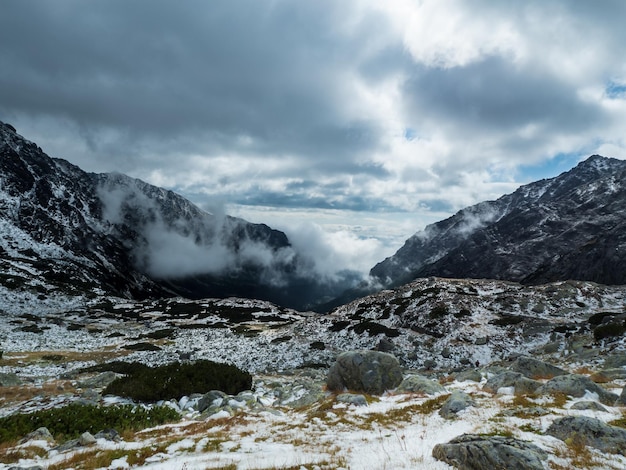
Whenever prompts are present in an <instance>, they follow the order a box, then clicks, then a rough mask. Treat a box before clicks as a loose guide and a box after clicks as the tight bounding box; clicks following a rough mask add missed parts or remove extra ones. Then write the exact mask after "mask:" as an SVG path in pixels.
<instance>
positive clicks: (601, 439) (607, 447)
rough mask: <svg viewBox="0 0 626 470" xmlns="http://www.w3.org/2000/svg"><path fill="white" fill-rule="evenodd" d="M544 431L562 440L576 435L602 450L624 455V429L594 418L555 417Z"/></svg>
mask: <svg viewBox="0 0 626 470" xmlns="http://www.w3.org/2000/svg"><path fill="white" fill-rule="evenodd" d="M546 433H547V434H549V435H550V436H554V437H556V438H558V439H561V440H562V441H565V440H567V439H571V438H575V437H577V438H579V439H582V441H583V442H584V443H585V444H586V445H588V446H591V447H595V448H596V449H600V450H601V451H603V452H610V453H613V454H622V455H626V429H623V428H618V427H616V426H609V425H608V424H606V423H605V422H604V421H600V420H599V419H596V418H587V417H584V416H566V417H564V418H559V419H555V420H554V421H553V422H552V424H551V425H550V427H549V428H548V429H547V431H546Z"/></svg>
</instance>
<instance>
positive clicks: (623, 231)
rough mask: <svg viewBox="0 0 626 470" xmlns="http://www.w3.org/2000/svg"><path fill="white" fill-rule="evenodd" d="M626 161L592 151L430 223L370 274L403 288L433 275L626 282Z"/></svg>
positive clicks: (523, 280) (527, 281)
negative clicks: (558, 170) (551, 173)
mask: <svg viewBox="0 0 626 470" xmlns="http://www.w3.org/2000/svg"><path fill="white" fill-rule="evenodd" d="M625 261H626V162H625V161H621V160H616V159H612V158H605V157H602V156H599V155H593V156H591V157H589V158H588V159H587V160H585V161H583V162H581V163H580V164H578V165H577V166H576V167H575V168H573V169H572V170H570V171H568V172H565V173H563V174H561V175H559V176H557V177H555V178H551V179H545V180H541V181H537V182H534V183H531V184H528V185H524V186H522V187H520V188H519V189H518V190H517V191H515V192H513V193H512V194H508V195H505V196H502V197H501V198H499V199H497V200H495V201H488V202H482V203H479V204H476V205H474V206H471V207H468V208H466V209H463V210H461V211H459V212H458V213H457V214H455V215H454V216H452V217H450V218H448V219H446V220H443V221H441V222H437V223H435V224H432V225H429V226H427V227H426V228H425V229H424V230H423V231H421V232H418V233H416V234H415V235H413V236H412V237H411V238H409V239H408V240H407V241H406V243H405V244H404V246H402V248H400V249H399V250H398V251H397V252H396V253H395V254H394V255H393V256H391V257H389V258H387V259H385V260H384V261H382V262H381V263H379V264H377V265H376V266H375V267H374V268H372V270H371V271H370V274H371V276H373V277H374V278H376V279H377V280H379V281H380V282H382V283H383V284H384V285H401V284H403V283H406V282H409V281H411V280H413V279H416V278H420V277H428V276H440V277H449V278H475V279H479V278H484V279H502V280H509V281H516V282H520V283H523V284H539V283H545V282H551V281H558V280H567V279H575V280H584V281H594V282H598V283H603V284H626V270H624V269H623V266H624V262H625Z"/></svg>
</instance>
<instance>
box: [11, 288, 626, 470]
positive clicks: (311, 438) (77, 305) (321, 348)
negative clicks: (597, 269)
mask: <svg viewBox="0 0 626 470" xmlns="http://www.w3.org/2000/svg"><path fill="white" fill-rule="evenodd" d="M2 294H3V295H2V298H3V299H4V300H3V305H2V308H3V311H4V315H2V316H1V317H0V322H2V324H1V325H0V331H1V332H2V333H1V337H0V345H2V346H1V349H2V350H3V351H4V353H3V357H2V360H1V361H0V374H1V375H0V382H2V392H3V393H2V394H1V397H2V398H0V400H1V402H0V407H1V409H0V417H1V416H11V415H15V414H19V413H25V412H32V411H34V410H41V409H46V408H58V407H61V406H63V405H67V404H69V403H91V404H95V405H97V406H111V405H113V404H116V403H128V402H129V400H128V399H125V398H122V397H116V396H113V395H107V394H104V395H103V393H102V391H103V389H104V387H105V386H106V385H107V384H108V383H110V382H111V381H112V380H113V379H114V378H115V377H116V376H117V374H115V373H112V372H88V371H86V370H85V368H87V367H90V366H94V365H96V364H101V365H105V366H106V364H110V363H112V361H114V360H118V359H123V360H124V361H127V362H135V361H138V362H141V363H144V364H151V365H158V364H167V363H172V362H176V361H183V362H191V363H193V361H196V360H199V359H209V360H213V361H216V362H220V363H230V364H234V365H236V366H238V367H240V368H242V369H243V370H246V371H249V372H251V373H252V374H253V378H254V380H253V385H252V387H251V388H252V389H251V390H249V391H244V392H241V393H239V394H238V395H235V396H226V395H225V394H223V393H219V392H211V393H209V394H207V393H206V392H203V393H200V394H192V395H189V396H174V397H171V399H169V400H166V401H165V402H162V403H161V404H165V405H166V406H169V407H171V408H173V409H175V410H176V411H178V412H179V413H180V414H181V418H180V419H178V420H177V421H176V422H174V423H172V424H165V425H160V426H157V427H156V428H150V427H148V428H147V429H145V430H143V431H137V432H129V431H126V432H122V433H120V434H121V435H117V434H114V433H111V432H110V433H109V434H106V433H104V434H99V435H98V436H97V437H96V434H97V432H98V431H105V430H99V429H98V430H92V431H93V432H90V433H88V434H85V435H84V436H82V437H81V439H76V440H73V441H71V440H70V441H67V440H63V438H62V437H58V436H46V435H44V436H43V437H42V436H41V435H34V436H33V437H30V438H28V439H27V440H26V441H23V442H22V443H19V442H12V443H9V444H8V445H7V443H5V444H3V446H4V447H3V448H2V450H0V456H1V457H0V462H5V466H4V467H2V468H11V467H18V468H19V467H21V468H32V467H35V468H37V467H40V468H51V469H55V468H128V467H132V468H187V469H191V468H198V469H200V468H202V469H204V468H233V469H234V468H253V469H254V468H259V469H260V468H280V469H286V468H297V469H299V468H346V469H348V468H349V469H358V468H363V469H365V468H381V469H382V468H398V469H401V468H407V469H408V468H434V469H437V468H440V469H444V468H485V465H490V466H492V467H494V468H498V465H503V463H502V462H508V463H510V462H518V461H517V460H515V459H521V460H519V462H520V463H519V466H518V467H517V468H546V469H549V468H553V469H565V468H609V469H610V468H614V469H619V468H626V456H624V449H626V437H625V436H624V433H625V432H626V430H625V429H624V426H625V424H626V423H625V421H624V420H625V419H626V413H625V411H626V409H625V407H624V400H626V397H625V396H624V391H623V390H624V388H625V387H624V386H625V385H626V341H625V340H624V332H625V331H626V325H625V323H624V321H625V320H626V314H625V313H624V305H625V299H624V296H625V295H626V291H624V289H623V288H619V287H606V286H600V285H597V284H593V283H588V282H560V283H553V284H547V285H542V286H523V285H520V284H515V283H508V282H502V281H479V280H446V279H439V278H430V279H423V280H418V281H415V282H413V283H410V284H408V285H405V286H402V287H401V288H398V289H395V290H388V291H383V292H381V293H378V294H375V295H371V296H368V297H365V298H363V299H359V300H357V301H354V302H352V303H350V304H348V305H345V306H342V307H340V308H338V309H336V310H335V311H333V312H331V313H330V314H328V315H318V314H313V313H302V312H297V311H294V310H290V309H286V308H283V307H278V306H276V305H273V304H271V303H268V302H261V301H252V300H243V299H221V300H220V299H204V300H198V301H192V300H184V299H180V298H175V299H165V300H145V301H128V300H127V299H120V298H112V297H95V298H89V297H86V296H85V297H82V298H73V300H72V302H73V303H71V302H70V299H69V298H68V299H65V301H66V305H68V307H65V308H63V307H61V306H60V302H62V301H63V300H64V299H62V298H58V299H57V303H52V302H49V303H47V304H46V303H45V302H42V301H39V300H37V298H36V297H28V296H27V295H21V296H20V295H15V296H11V295H9V293H8V292H6V291H4V292H2ZM70 305H71V307H69V306H70ZM120 319H123V321H120ZM346 353H347V354H349V356H347V359H346V356H345V354H346ZM342 354H343V356H342ZM372 354H373V355H374V356H373V357H370V355H372ZM376 354H380V355H384V356H375V355H376ZM341 357H344V359H341ZM382 357H385V358H389V359H385V360H384V361H382V363H384V364H385V366H384V368H383V370H381V369H380V368H377V367H376V364H380V363H381V360H382V359H381V358H382ZM338 359H340V360H338ZM339 364H341V366H338V365H339ZM372 364H373V366H372ZM351 365H356V367H353V368H352V369H350V367H352V366H351ZM383 376H384V377H389V379H384V377H383ZM350 380H353V381H350ZM387 380H389V381H387ZM377 384H378V385H377ZM376 387H382V389H381V388H376ZM384 390H386V391H384ZM142 406H148V407H150V406H154V404H143V405H142ZM42 432H43V431H42ZM468 455H471V456H479V457H480V458H479V461H478V462H479V463H471V462H465V463H463V462H464V460H463V459H466V458H467V456H468ZM502 459H504V460H502ZM94 462H97V463H94ZM464 465H465V466H464ZM472 465H474V466H472Z"/></svg>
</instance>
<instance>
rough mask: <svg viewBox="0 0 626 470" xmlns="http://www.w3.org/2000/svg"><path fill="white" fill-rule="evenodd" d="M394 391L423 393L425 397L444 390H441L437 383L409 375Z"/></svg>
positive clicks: (422, 377)
mask: <svg viewBox="0 0 626 470" xmlns="http://www.w3.org/2000/svg"><path fill="white" fill-rule="evenodd" d="M396 391H397V392H400V393H425V394H426V395H434V394H436V393H440V392H443V391H445V388H443V387H442V386H441V385H440V384H439V382H435V381H434V380H431V379H428V378H426V377H424V376H422V375H409V376H407V377H405V379H404V380H403V381H402V383H401V384H400V385H399V386H398V388H397V389H396Z"/></svg>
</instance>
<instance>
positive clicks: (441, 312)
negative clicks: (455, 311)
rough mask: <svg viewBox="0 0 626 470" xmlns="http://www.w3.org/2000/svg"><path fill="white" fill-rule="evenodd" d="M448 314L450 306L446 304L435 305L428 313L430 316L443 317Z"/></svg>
mask: <svg viewBox="0 0 626 470" xmlns="http://www.w3.org/2000/svg"><path fill="white" fill-rule="evenodd" d="M447 314H448V307H446V306H445V305H444V304H439V305H435V306H434V307H433V309H432V310H431V311H430V314H429V315H428V316H429V317H430V318H442V317H445V316H446V315H447Z"/></svg>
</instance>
